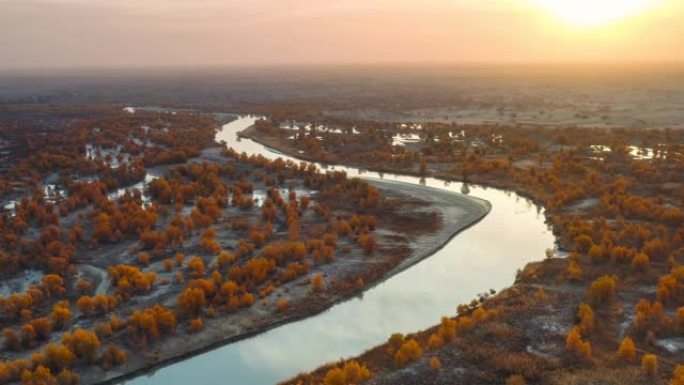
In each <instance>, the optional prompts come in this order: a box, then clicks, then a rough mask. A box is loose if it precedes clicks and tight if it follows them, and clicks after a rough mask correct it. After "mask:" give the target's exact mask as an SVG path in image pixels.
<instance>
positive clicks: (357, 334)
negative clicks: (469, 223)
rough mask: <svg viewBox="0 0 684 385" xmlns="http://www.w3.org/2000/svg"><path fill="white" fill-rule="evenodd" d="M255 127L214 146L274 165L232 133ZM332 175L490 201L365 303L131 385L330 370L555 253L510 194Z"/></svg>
mask: <svg viewBox="0 0 684 385" xmlns="http://www.w3.org/2000/svg"><path fill="white" fill-rule="evenodd" d="M255 119H256V118H255V117H250V116H245V117H240V118H239V119H238V120H235V121H233V122H231V123H228V124H226V125H224V126H223V129H222V130H221V131H220V132H219V133H218V134H217V135H216V140H217V141H221V140H224V141H225V142H226V143H227V144H228V146H231V147H233V148H234V149H235V150H236V151H238V152H246V153H248V154H261V155H263V156H265V157H267V158H271V159H274V158H277V157H283V156H282V155H281V154H278V153H276V152H273V151H270V150H269V149H267V148H265V147H264V146H262V145H260V144H258V143H256V142H254V141H252V140H249V139H242V140H240V141H238V140H236V136H235V133H236V132H238V131H241V130H243V129H245V128H247V127H249V126H250V125H252V123H253V122H254V120H255ZM334 168H335V170H339V171H346V172H347V174H348V175H350V176H361V177H363V178H368V179H373V178H384V179H385V180H396V181H402V182H406V183H413V184H424V185H426V186H431V187H436V188H441V189H444V190H449V191H453V192H461V191H468V192H469V194H471V195H472V196H476V197H479V198H482V199H486V200H488V201H490V202H491V203H492V206H493V208H492V211H491V213H490V214H489V215H488V216H487V217H485V218H484V219H483V220H482V221H481V222H480V223H478V224H477V225H475V226H474V227H472V228H470V229H468V230H466V231H464V232H463V233H461V234H459V235H458V236H456V237H455V238H453V239H452V240H451V241H450V242H449V243H448V244H447V245H446V246H445V247H444V248H443V249H441V250H440V251H438V252H437V253H435V254H434V255H433V256H431V257H430V258H427V259H425V260H424V261H422V262H421V263H419V264H417V265H414V266H413V267H411V268H409V269H407V270H405V271H404V272H402V273H400V274H397V275H395V276H394V277H392V278H390V279H388V280H387V281H385V282H383V283H381V284H379V285H378V286H376V287H374V288H372V289H370V290H368V291H366V292H365V293H363V296H362V297H358V298H353V299H351V300H348V301H346V302H343V303H341V304H338V305H336V306H334V307H332V308H330V309H329V310H328V311H326V312H324V313H322V314H320V315H317V316H314V317H310V318H307V319H304V320H302V321H298V322H294V323H291V324H287V325H283V326H280V327H278V328H275V329H273V330H270V331H268V332H265V333H262V334H260V335H257V336H255V337H253V338H250V339H247V340H243V341H239V342H235V343H232V344H229V345H226V346H224V347H221V348H218V349H215V350H213V351H210V352H207V353H204V354H200V355H198V356H195V357H193V358H190V359H187V360H185V361H182V362H179V363H176V364H173V365H170V366H168V367H165V368H162V369H160V370H158V371H156V372H155V373H152V374H150V375H147V376H142V377H138V378H136V379H133V380H131V381H128V382H126V383H127V384H155V385H156V384H159V385H173V384H179V385H180V384H192V383H197V379H198V378H200V376H201V379H202V380H201V383H202V384H203V385H214V384H215V385H219V384H220V385H226V384H241V385H248V384H255V385H256V384H264V385H266V384H274V383H276V382H278V381H282V380H285V379H287V378H290V377H293V376H294V375H296V374H297V373H299V372H302V371H308V370H312V369H315V368H316V367H318V366H320V365H322V364H324V363H326V362H330V361H335V360H338V359H340V358H343V357H350V356H354V355H357V354H359V353H361V352H362V351H363V350H365V349H367V348H370V347H372V346H374V345H377V344H379V343H382V342H384V341H385V340H386V339H387V338H388V337H389V335H390V334H392V333H394V332H404V333H407V332H414V331H417V330H420V329H424V328H426V327H429V326H431V325H434V324H436V323H438V322H439V319H440V317H442V316H444V315H453V314H455V313H456V306H457V305H458V304H461V303H466V302H470V301H471V300H472V299H473V298H475V297H476V296H477V294H479V293H483V292H485V291H488V290H489V289H496V290H499V289H502V288H504V287H507V286H510V285H511V284H512V283H513V281H514V278H515V273H516V270H517V269H518V268H522V267H523V266H524V265H525V264H526V263H527V262H529V261H533V260H540V259H542V258H543V257H544V253H545V250H546V249H547V248H549V247H553V245H554V237H553V234H552V233H551V231H550V230H549V229H548V227H547V226H546V225H545V223H544V216H543V210H540V209H539V208H537V207H536V206H534V205H533V204H532V203H531V202H530V201H529V200H527V199H524V198H521V197H519V196H518V195H516V194H514V193H510V192H506V191H502V190H498V189H494V188H483V187H480V186H473V185H469V186H464V185H463V184H462V183H456V182H451V183H445V182H444V181H443V180H438V179H434V178H417V177H411V176H402V175H396V174H391V173H382V174H380V173H377V172H371V171H362V170H358V169H354V168H348V167H343V166H339V165H336V166H334Z"/></svg>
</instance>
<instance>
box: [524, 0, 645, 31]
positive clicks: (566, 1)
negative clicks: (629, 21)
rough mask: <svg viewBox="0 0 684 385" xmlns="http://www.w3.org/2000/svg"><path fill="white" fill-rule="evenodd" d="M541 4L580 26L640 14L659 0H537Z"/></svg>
mask: <svg viewBox="0 0 684 385" xmlns="http://www.w3.org/2000/svg"><path fill="white" fill-rule="evenodd" d="M536 1H537V3H539V5H540V6H542V7H543V8H544V9H546V10H548V11H549V12H550V13H552V14H554V15H555V16H556V17H558V18H560V19H562V20H564V21H565V22H567V23H569V24H572V25H575V26H578V27H599V26H605V25H608V24H611V23H614V22H617V21H620V20H623V19H626V18H630V17H634V16H639V15H640V14H641V13H643V12H645V11H646V10H648V9H650V8H653V7H654V6H655V3H656V2H658V0H536Z"/></svg>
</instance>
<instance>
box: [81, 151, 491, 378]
mask: <svg viewBox="0 0 684 385" xmlns="http://www.w3.org/2000/svg"><path fill="white" fill-rule="evenodd" d="M216 152H217V148H210V149H207V150H205V153H203V156H202V159H207V160H209V159H211V160H216V159H217V158H216V156H217V154H216ZM371 183H372V184H373V185H375V186H376V187H378V188H379V189H380V190H381V194H383V196H386V197H388V198H390V199H395V200H400V201H405V202H410V203H409V204H407V205H404V206H402V208H401V210H400V212H399V213H398V215H399V216H401V217H403V218H410V217H412V216H413V217H416V216H420V215H426V214H428V213H435V214H436V215H437V216H438V217H439V218H440V220H441V222H442V223H441V226H440V227H439V229H438V230H437V231H435V232H431V233H428V234H425V233H418V234H415V235H410V234H392V233H385V234H382V235H381V236H383V237H384V238H386V239H391V238H392V237H397V236H402V237H405V236H410V238H411V245H412V247H411V249H410V250H409V252H408V253H407V254H406V256H405V257H404V258H402V259H401V261H399V263H398V264H396V265H395V266H393V267H392V268H391V269H390V270H388V271H387V272H385V273H384V274H383V275H382V276H381V277H380V278H378V279H377V280H375V281H373V282H366V285H365V287H363V289H358V290H354V291H350V292H346V293H344V294H339V295H325V296H316V297H313V298H312V297H308V296H307V297H302V298H290V299H291V301H290V302H291V304H292V307H291V308H292V310H291V311H287V312H275V313H270V312H265V311H264V310H262V309H260V308H259V307H258V306H254V307H252V308H248V309H245V310H243V311H240V312H238V313H236V314H232V315H227V316H219V317H217V318H213V319H212V318H206V319H205V326H204V329H203V331H201V332H199V333H196V334H193V335H192V338H188V337H189V336H188V335H186V334H185V333H184V332H183V331H179V332H178V333H177V334H176V335H174V336H171V337H169V338H166V339H165V340H163V341H160V342H159V343H157V344H155V345H154V349H153V350H151V351H150V352H148V353H147V354H146V357H144V358H137V359H136V358H135V357H132V358H131V360H129V362H128V363H127V364H125V365H124V366H121V367H118V368H113V369H111V370H110V371H108V372H102V371H101V370H99V369H94V370H91V371H89V372H84V373H83V374H82V382H83V383H84V384H109V383H117V382H120V381H123V380H126V379H130V378H133V377H137V376H141V375H144V374H145V373H149V372H154V371H155V370H156V369H159V368H162V367H164V366H166V365H170V364H172V363H175V362H178V361H181V360H184V359H186V358H188V357H191V356H194V355H197V354H200V353H202V352H206V351H209V350H212V349H215V348H217V347H219V346H222V345H225V344H229V343H233V342H236V341H239V340H242V339H246V338H249V337H252V336H255V335H257V334H260V333H263V332H265V331H267V330H270V329H273V328H277V327H278V326H281V325H284V324H287V323H291V322H294V321H297V320H300V319H304V318H307V317H311V316H313V315H315V314H318V313H320V312H323V311H325V310H327V309H329V308H330V307H332V306H334V305H335V304H337V303H340V302H344V301H345V300H347V299H349V298H351V297H354V296H356V295H357V294H359V293H361V292H362V291H364V290H368V289H369V288H370V287H373V286H374V285H377V284H379V283H381V282H383V281H385V280H386V279H388V278H390V277H391V276H393V275H395V274H397V273H399V272H401V271H403V270H405V269H406V268H408V267H410V266H412V265H414V264H416V263H418V262H420V261H421V260H423V259H425V258H427V257H429V256H430V255H432V254H433V253H434V252H435V251H437V250H439V249H440V248H441V247H443V246H444V245H445V244H446V243H447V242H448V241H449V240H450V239H451V238H453V237H454V236H455V235H456V234H458V233H459V232H461V231H463V230H464V229H466V228H468V227H469V226H472V225H473V224H474V223H477V221H479V220H480V219H482V218H483V217H484V216H486V214H487V213H488V212H489V210H490V208H491V206H490V205H489V203H488V202H486V201H484V200H481V199H477V198H472V197H467V196H464V195H460V194H456V193H450V192H446V191H441V190H439V189H435V188H430V187H425V186H415V185H411V184H404V183H397V182H391V181H382V180H376V181H371ZM379 220H382V218H379ZM379 227H380V226H379ZM380 228H381V227H380ZM338 260H339V262H340V263H345V259H344V258H343V257H342V258H338ZM333 265H334V263H333ZM295 290H296V289H294V288H293V289H292V292H294V291H295ZM298 301H306V302H307V303H306V306H297V305H296V304H297V302H298Z"/></svg>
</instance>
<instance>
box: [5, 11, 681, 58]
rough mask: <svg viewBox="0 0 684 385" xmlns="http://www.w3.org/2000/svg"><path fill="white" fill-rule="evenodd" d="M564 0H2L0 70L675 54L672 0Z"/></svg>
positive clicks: (677, 15) (676, 20)
mask: <svg viewBox="0 0 684 385" xmlns="http://www.w3.org/2000/svg"><path fill="white" fill-rule="evenodd" d="M568 4H570V3H567V2H565V3H564V2H563V1H561V0H507V1H496V0H452V1H445V0H441V1H440V0H427V1H421V2H417V1H408V0H395V1H390V0H366V1H361V0H347V1H344V2H340V1H337V2H333V1H311V0H261V1H246V0H229V1H220V0H198V1H189V0H149V1H145V2H140V1H132V0H120V1H113V0H0V23H1V24H2V25H3V27H2V32H3V33H2V34H0V45H1V46H2V47H3V49H2V55H1V57H2V59H1V60H0V70H15V69H29V70H45V69H73V68H127V67H141V66H165V67H166V66H168V67H174V66H225V65H245V66H246V65H287V64H295V63H296V64H348V63H354V64H376V63H499V64H501V63H548V62H554V63H564V62H566V63H573V62H588V63H635V62H637V63H659V62H681V61H684V39H681V36H684V4H682V3H680V2H677V1H675V0H650V1H649V0H623V1H617V0H596V1H587V0H578V1H576V2H573V3H572V5H568ZM587 9H591V12H586V11H587Z"/></svg>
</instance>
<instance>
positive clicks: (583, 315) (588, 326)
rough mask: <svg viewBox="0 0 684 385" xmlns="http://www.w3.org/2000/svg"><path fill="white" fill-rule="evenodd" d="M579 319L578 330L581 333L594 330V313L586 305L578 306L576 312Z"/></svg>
mask: <svg viewBox="0 0 684 385" xmlns="http://www.w3.org/2000/svg"><path fill="white" fill-rule="evenodd" d="M577 316H578V317H579V319H580V329H581V331H582V333H588V332H590V331H591V330H593V329H594V311H593V310H592V309H591V306H589V305H587V304H586V303H583V304H580V305H579V309H578V311H577Z"/></svg>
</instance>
